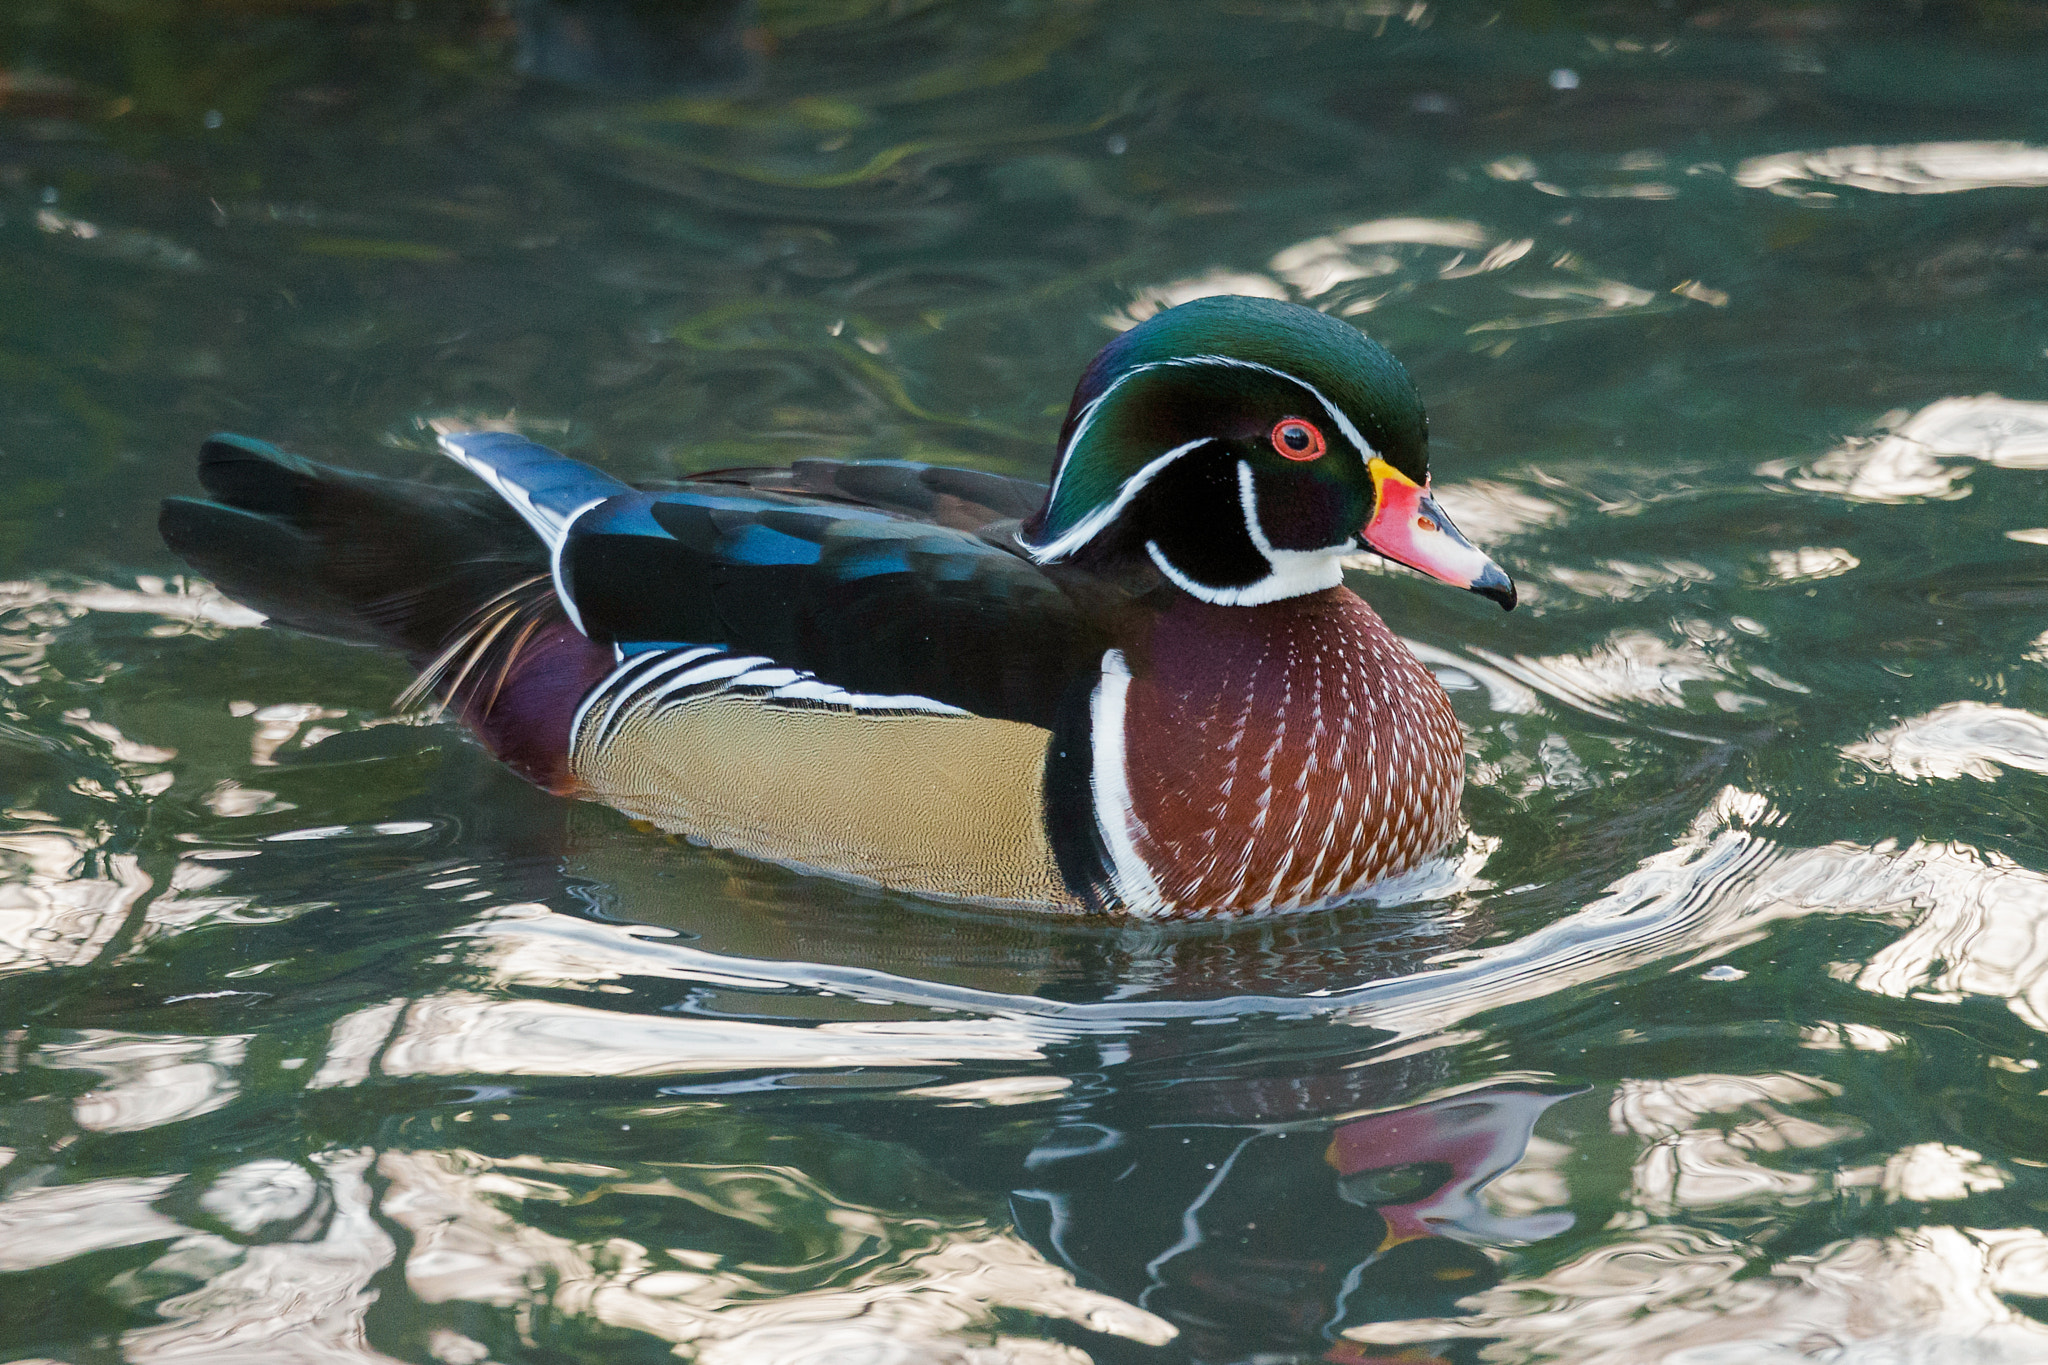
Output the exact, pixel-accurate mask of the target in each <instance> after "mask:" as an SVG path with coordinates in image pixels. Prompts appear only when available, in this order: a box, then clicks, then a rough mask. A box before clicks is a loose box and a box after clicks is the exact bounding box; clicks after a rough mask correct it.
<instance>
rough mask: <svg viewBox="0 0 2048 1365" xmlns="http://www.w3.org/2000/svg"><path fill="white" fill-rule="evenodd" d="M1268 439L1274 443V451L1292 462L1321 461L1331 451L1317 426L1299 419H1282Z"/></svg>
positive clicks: (1276, 423) (1275, 424) (1275, 425)
mask: <svg viewBox="0 0 2048 1365" xmlns="http://www.w3.org/2000/svg"><path fill="white" fill-rule="evenodd" d="M1267 439H1269V440H1271V441H1272V443H1273V449H1275V450H1277V451H1279V452H1280V454H1281V455H1283V456H1284V457H1286V458H1287V459H1290V460H1319V459H1321V458H1322V457H1323V452H1324V451H1325V450H1327V449H1329V447H1328V446H1327V445H1326V444H1325V443H1324V441H1323V433H1322V432H1320V431H1318V430H1317V429H1316V424H1315V423H1314V422H1307V421H1303V420H1302V419H1301V418H1299V417H1282V418H1281V419H1280V420H1279V421H1277V422H1275V423H1274V424H1273V430H1272V433H1271V434H1270V436H1269V437H1268V438H1267Z"/></svg>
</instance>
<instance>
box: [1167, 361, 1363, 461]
mask: <svg viewBox="0 0 2048 1365" xmlns="http://www.w3.org/2000/svg"><path fill="white" fill-rule="evenodd" d="M1160 363H1161V364H1163V365H1227V366H1230V367H1231V368H1233V369H1239V370H1257V371H1259V372H1260V373H1262V374H1270V375H1274V376H1276V377H1278V378H1281V379H1284V380H1286V381H1287V382H1288V383H1290V384H1299V385H1300V386H1301V387H1302V388H1304V389H1307V390H1308V391H1309V393H1310V394H1311V395H1312V396H1313V397H1314V398H1315V400H1316V402H1318V403H1320V404H1322V407H1323V411H1324V412H1326V413H1328V414H1329V416H1330V420H1331V421H1332V422H1335V423H1336V424H1337V430H1339V431H1341V432H1343V433H1344V438H1345V439H1346V440H1348V441H1350V442H1351V445H1352V447H1353V448H1354V449H1355V450H1357V451H1358V458H1359V459H1361V460H1370V459H1372V458H1374V457H1375V456H1377V455H1378V454H1379V451H1377V450H1375V449H1373V447H1372V444H1371V443H1370V442H1368V441H1367V440H1366V439H1365V437H1364V436H1362V435H1360V434H1359V431H1358V428H1357V427H1355V426H1353V425H1352V424H1351V419H1350V418H1349V417H1346V416H1345V415H1344V410H1343V409H1342V408H1340V407H1338V406H1337V405H1336V404H1335V403H1332V402H1331V401H1330V400H1329V399H1327V398H1325V397H1323V391H1322V390H1321V389H1318V388H1317V387H1316V386H1315V385H1313V384H1311V383H1309V382H1308V381H1307V380H1306V379H1303V378H1302V377H1301V376H1300V375H1296V374H1289V373H1288V372H1287V371H1285V370H1280V369H1275V368H1274V367H1273V366H1271V365H1261V364H1260V363H1259V362H1258V361H1256V360H1237V359H1234V358H1233V357H1231V356H1227V355H1191V356H1182V357H1180V358H1179V359H1176V360H1166V361H1161V362H1160Z"/></svg>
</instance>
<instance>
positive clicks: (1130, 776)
mask: <svg viewBox="0 0 2048 1365" xmlns="http://www.w3.org/2000/svg"><path fill="white" fill-rule="evenodd" d="M1128 655H1129V663H1130V669H1131V680H1130V684H1129V688H1128V691H1127V694H1126V700H1125V707H1124V745H1123V749H1124V763H1125V768H1126V773H1127V782H1128V791H1129V802H1130V827H1131V828H1130V834H1131V843H1132V846H1133V851H1134V852H1135V853H1136V854H1137V855H1138V857H1139V858H1141V859H1142V860H1143V861H1144V863H1145V864H1146V866H1147V867H1148V868H1149V869H1150V870H1151V872H1152V874H1153V877H1154V878H1155V879H1156V881H1157V884H1158V889H1159V895H1160V899H1161V901H1162V902H1163V905H1162V907H1161V908H1162V910H1163V912H1164V913H1166V914H1168V915H1193V914H1199V913H1204V912H1207V913H1214V912H1217V911H1219V910H1221V911H1226V912H1227V911H1235V912H1239V913H1244V912H1256V911H1262V910H1277V909H1289V908H1296V907H1302V906H1311V905H1317V904H1321V903H1325V902H1330V901H1334V900H1338V899H1341V898H1343V897H1344V896H1346V895H1348V894H1350V893H1352V892H1354V891H1356V890H1358V889H1360V888H1362V887H1365V886H1367V885H1369V884H1371V883H1372V882H1375V881H1379V880H1381V879H1382V878H1385V877H1390V876H1396V875H1399V874H1400V873H1403V872H1406V871H1409V870H1410V869H1412V868H1414V867H1415V866H1416V865H1417V864H1418V863H1420V862H1421V861H1422V860H1423V859H1425V858H1427V857H1429V856H1430V855H1431V854H1433V853H1436V852H1437V851H1438V850H1440V849H1441V848H1442V847H1443V846H1444V845H1445V844H1446V843H1448V842H1449V841H1450V839H1451V837H1452V835H1453V834H1454V833H1455V832H1456V830H1457V826H1458V803H1459V796H1460V793H1461V791H1462V789H1463V786H1464V745H1463V739H1462V736H1461V734H1460V731H1459V728H1458V723H1457V719H1456V717H1455V716H1454V715H1453V714H1452V712H1451V706H1450V700H1449V698H1447V697H1446V696H1445V695H1444V691H1443V688H1442V687H1441V686H1440V685H1439V684H1438V683H1437V680H1436V678H1435V677H1434V676H1433V675H1432V674H1431V673H1430V672H1429V670H1428V669H1426V668H1424V667H1423V666H1422V665H1421V664H1420V663H1419V662H1417V660H1416V658H1415V656H1414V655H1413V654H1411V653H1409V651H1408V648H1407V646H1405V645H1403V644H1402V643H1401V641H1400V640H1399V639H1397V638H1396V637H1395V635H1394V633H1393V632H1392V631H1390V630H1388V629H1387V626H1386V623H1385V622H1383V621H1381V620H1380V618H1379V615H1378V613H1376V612H1375V611H1373V609H1372V608H1371V607H1370V606H1368V605H1366V603H1365V602H1364V601H1363V600H1361V599H1360V598H1359V597H1358V596H1357V595H1355V594H1354V593H1352V592H1351V591H1350V590H1349V589H1346V588H1342V587H1339V588H1332V589H1329V590H1328V591H1325V592H1320V593H1313V594H1309V595H1307V596H1303V597H1297V598H1290V599H1288V600H1286V601H1282V602H1275V603H1271V604H1269V605H1266V606H1257V607H1241V606H1212V605H1208V604H1205V603H1202V602H1198V601H1195V600H1193V599H1192V598H1188V597H1180V598H1179V599H1178V600H1177V601H1176V602H1175V603H1174V604H1173V605H1172V606H1171V607H1169V608H1168V609H1167V610H1166V611H1165V612H1163V613H1162V614H1161V615H1160V616H1159V617H1158V618H1156V619H1155V620H1154V621H1153V622H1152V623H1151V625H1150V628H1149V630H1148V633H1147V637H1146V638H1145V640H1144V641H1143V642H1142V643H1140V644H1139V645H1138V646H1137V647H1136V648H1133V649H1131V650H1130V651H1129V652H1128Z"/></svg>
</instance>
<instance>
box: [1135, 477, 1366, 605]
mask: <svg viewBox="0 0 2048 1365" xmlns="http://www.w3.org/2000/svg"><path fill="white" fill-rule="evenodd" d="M1237 505H1238V509H1239V510H1240V511H1241V512H1243V514H1244V529H1245V533H1246V534H1247V535H1249V536H1250V537H1251V538H1252V545H1253V546H1254V547H1255V548H1256V549H1257V550H1258V552H1259V554H1260V555H1261V556H1263V557H1264V558H1265V561H1266V563H1267V564H1269V565H1271V566H1272V571H1271V572H1270V573H1268V574H1267V575H1266V576H1265V577H1264V578H1261V579H1259V580H1258V581H1257V582H1256V583H1248V584H1246V585H1245V586H1244V587H1241V588H1216V587H1211V586H1209V585H1208V584H1206V583H1198V582H1196V581H1195V580H1194V579H1192V578H1190V577H1189V576H1188V575H1187V574H1185V573H1183V572H1182V571H1181V570H1180V569H1179V568H1177V567H1175V565H1174V564H1173V562H1172V561H1171V560H1169V559H1167V557H1166V552H1165V551H1164V550H1162V549H1160V548H1159V542H1158V541H1156V540H1148V541H1146V542H1145V553H1146V554H1148V555H1150V556H1151V557H1152V562H1153V564H1155V565H1156V566H1158V569H1159V572H1161V573H1163V574H1165V575H1166V576H1167V578H1168V579H1170V580H1171V581H1172V582H1173V585H1174V586H1175V587H1177V588H1179V589H1180V590H1181V591H1182V592H1184V593H1187V594H1188V595H1189V596H1190V597H1194V598H1197V599H1199V600H1201V601H1204V602H1212V603H1214V604H1216V605H1217V606H1221V607H1257V606H1263V605H1265V604H1266V603H1268V602H1281V601H1285V600H1286V599H1287V598H1290V597H1300V596H1303V595H1304V594H1307V593H1312V592H1322V591H1323V590H1324V589H1325V588H1334V587H1336V586H1337V585H1338V584H1340V583H1342V582H1343V581H1344V556H1345V555H1346V554H1349V553H1351V552H1352V550H1353V549H1354V546H1353V545H1352V543H1351V542H1350V541H1348V540H1347V541H1345V542H1344V543H1343V544H1341V545H1332V546H1330V547H1329V548H1327V549H1322V550H1282V549H1279V548H1277V547H1275V546H1274V544H1273V542H1272V541H1270V540H1268V539H1267V538H1266V527H1265V524H1264V523H1263V522H1261V521H1260V520H1259V495H1258V487H1257V485H1256V484H1255V483H1254V482H1253V475H1252V467H1251V463H1250V462H1249V461H1246V460H1239V461H1238V462H1237Z"/></svg>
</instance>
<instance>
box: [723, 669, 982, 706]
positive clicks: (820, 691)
mask: <svg viewBox="0 0 2048 1365" xmlns="http://www.w3.org/2000/svg"><path fill="white" fill-rule="evenodd" d="M747 681H751V680H750V679H749V680H747ZM768 700H770V701H815V702H822V703H824V704H825V705H828V706H844V707H846V708H848V709H849V710H853V711H921V712H924V713H925V714H927V715H933V716H964V715H968V714H969V713H968V712H966V711H963V710H961V709H960V708H959V707H957V706H948V705H947V704H946V703H944V702H942V701H933V700H932V699H931V698H930V697H920V696H917V695H915V694H913V693H907V692H906V693H903V694H901V695H898V696H878V695H876V694H875V693H872V692H849V691H847V690H846V689H845V688H843V687H836V686H834V685H833V684H831V683H828V682H826V681H824V680H823V679H821V678H815V677H812V676H811V675H810V674H808V673H806V674H803V675H802V676H801V677H800V678H799V679H798V681H796V682H793V683H788V684H786V685H784V686H782V687H778V688H776V689H775V690H774V691H772V692H770V693H769V694H768Z"/></svg>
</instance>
